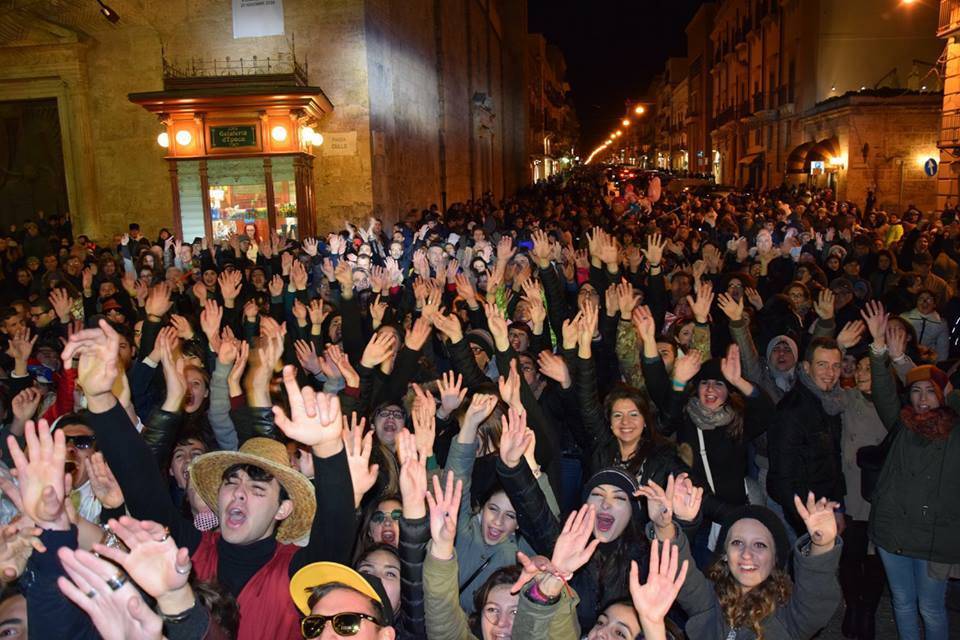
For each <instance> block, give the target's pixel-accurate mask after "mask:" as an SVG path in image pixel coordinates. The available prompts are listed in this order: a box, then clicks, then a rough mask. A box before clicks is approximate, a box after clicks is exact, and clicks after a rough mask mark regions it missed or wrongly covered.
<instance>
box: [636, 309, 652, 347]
mask: <svg viewBox="0 0 960 640" xmlns="http://www.w3.org/2000/svg"><path fill="white" fill-rule="evenodd" d="M630 322H631V323H632V324H633V328H634V329H635V330H636V332H637V337H638V338H640V341H641V342H642V343H643V345H644V349H647V347H648V346H649V345H653V349H654V350H655V349H656V344H657V338H656V331H657V325H656V321H655V320H654V319H653V314H652V313H650V308H649V307H647V306H640V307H635V308H634V309H633V311H632V312H631V313H630Z"/></svg>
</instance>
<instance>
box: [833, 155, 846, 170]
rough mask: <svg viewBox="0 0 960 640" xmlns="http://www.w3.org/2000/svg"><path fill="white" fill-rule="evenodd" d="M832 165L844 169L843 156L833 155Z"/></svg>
mask: <svg viewBox="0 0 960 640" xmlns="http://www.w3.org/2000/svg"><path fill="white" fill-rule="evenodd" d="M830 166H831V167H834V168H836V169H843V156H831V157H830Z"/></svg>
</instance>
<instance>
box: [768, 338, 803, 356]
mask: <svg viewBox="0 0 960 640" xmlns="http://www.w3.org/2000/svg"><path fill="white" fill-rule="evenodd" d="M784 342H785V343H786V344H787V346H788V347H790V351H791V352H792V353H793V359H794V360H799V359H800V350H799V348H798V347H797V341H796V340H794V339H793V338H791V337H790V336H788V335H785V334H781V335H779V336H774V337H773V340H771V341H770V342H768V343H767V362H770V356H772V355H773V350H774V348H775V347H776V346H777V345H778V344H780V343H784Z"/></svg>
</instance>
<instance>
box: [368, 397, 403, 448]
mask: <svg viewBox="0 0 960 640" xmlns="http://www.w3.org/2000/svg"><path fill="white" fill-rule="evenodd" d="M403 420H404V413H403V409H402V408H401V407H400V405H396V404H388V405H386V406H385V407H383V408H382V409H380V410H379V411H378V412H377V415H375V416H374V417H373V428H374V430H375V431H376V432H377V439H378V440H380V442H382V443H383V444H385V445H387V446H388V447H390V449H393V447H394V446H395V445H396V443H397V434H398V433H400V429H402V428H403Z"/></svg>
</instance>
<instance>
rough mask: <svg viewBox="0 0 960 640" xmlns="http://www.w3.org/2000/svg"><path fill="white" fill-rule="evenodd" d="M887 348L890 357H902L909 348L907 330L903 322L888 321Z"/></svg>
mask: <svg viewBox="0 0 960 640" xmlns="http://www.w3.org/2000/svg"><path fill="white" fill-rule="evenodd" d="M886 339H887V349H888V351H889V353H890V357H891V358H893V359H895V360H896V359H897V358H900V357H901V356H903V354H904V353H905V352H906V350H907V330H906V328H905V327H904V326H903V323H901V322H893V323H890V322H888V323H887V333H886Z"/></svg>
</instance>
